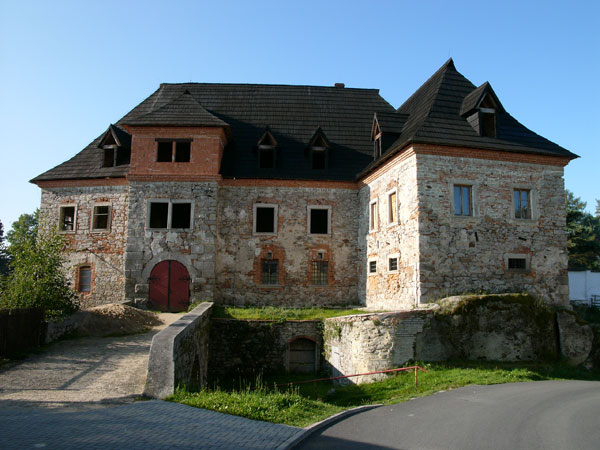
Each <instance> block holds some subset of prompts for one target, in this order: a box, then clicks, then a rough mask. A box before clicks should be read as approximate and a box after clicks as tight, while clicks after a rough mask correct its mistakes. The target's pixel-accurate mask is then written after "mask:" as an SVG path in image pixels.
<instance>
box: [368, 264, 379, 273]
mask: <svg viewBox="0 0 600 450" xmlns="http://www.w3.org/2000/svg"><path fill="white" fill-rule="evenodd" d="M369 273H377V261H369Z"/></svg>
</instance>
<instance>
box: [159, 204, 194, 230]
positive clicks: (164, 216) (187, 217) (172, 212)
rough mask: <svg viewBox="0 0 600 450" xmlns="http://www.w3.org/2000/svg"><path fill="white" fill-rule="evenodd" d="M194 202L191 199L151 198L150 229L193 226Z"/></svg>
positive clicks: (183, 228) (184, 228)
mask: <svg viewBox="0 0 600 450" xmlns="http://www.w3.org/2000/svg"><path fill="white" fill-rule="evenodd" d="M193 209H194V208H193V203H192V202H191V201H190V200H149V201H148V220H147V227H148V228H149V229H157V230H160V229H169V230H170V229H182V230H188V229H191V228H192V218H193Z"/></svg>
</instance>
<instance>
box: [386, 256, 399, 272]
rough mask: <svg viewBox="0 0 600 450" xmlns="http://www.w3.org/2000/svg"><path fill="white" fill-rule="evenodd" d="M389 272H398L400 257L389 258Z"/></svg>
mask: <svg viewBox="0 0 600 450" xmlns="http://www.w3.org/2000/svg"><path fill="white" fill-rule="evenodd" d="M388 272H398V255H389V256H388Z"/></svg>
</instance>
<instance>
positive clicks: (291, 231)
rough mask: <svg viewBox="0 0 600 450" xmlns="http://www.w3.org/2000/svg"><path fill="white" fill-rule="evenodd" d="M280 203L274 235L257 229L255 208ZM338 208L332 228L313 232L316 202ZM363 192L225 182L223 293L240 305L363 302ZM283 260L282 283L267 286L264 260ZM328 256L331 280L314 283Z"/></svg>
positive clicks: (219, 261)
mask: <svg viewBox="0 0 600 450" xmlns="http://www.w3.org/2000/svg"><path fill="white" fill-rule="evenodd" d="M256 204H269V205H276V206H277V229H276V232H275V233H273V234H258V233H254V232H253V207H254V205H256ZM309 206H321V207H328V208H330V213H331V214H330V223H331V225H330V231H331V232H330V233H329V234H322V235H316V234H310V233H309V232H308V215H309V213H308V208H309ZM357 211H358V194H357V191H356V190H355V189H332V188H309V187H260V186H254V187H253V186H244V187H232V186H224V187H221V188H220V191H219V207H218V214H217V218H218V227H217V228H218V243H217V247H218V249H219V250H218V252H217V292H218V294H217V297H216V299H215V301H217V302H221V303H225V304H235V305H280V306H289V307H291V306H296V307H299V306H313V305H318V306H323V305H336V304H356V302H357V284H358V279H357V269H356V260H357V248H356V240H355V236H356V235H357V229H358V217H357V216H358V214H357ZM267 252H271V253H272V255H273V258H274V259H277V260H278V264H279V272H280V273H279V279H278V283H277V284H276V285H263V284H262V283H261V278H260V261H261V259H263V258H265V257H266V255H267ZM318 252H321V253H322V254H323V259H324V260H326V261H328V266H329V273H328V284H327V285H323V286H316V285H313V284H312V282H311V264H312V261H313V260H315V259H316V258H317V253H318Z"/></svg>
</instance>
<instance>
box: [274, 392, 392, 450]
mask: <svg viewBox="0 0 600 450" xmlns="http://www.w3.org/2000/svg"><path fill="white" fill-rule="evenodd" d="M380 406H383V403H378V404H376V405H365V406H357V407H356V408H352V409H347V410H345V411H341V412H339V413H337V414H334V415H333V416H329V417H327V418H326V419H323V420H321V421H320V422H317V423H313V424H312V425H309V426H308V427H306V428H303V429H301V430H300V431H298V433H296V434H294V435H293V436H292V437H290V438H288V439H287V440H285V441H284V442H283V443H282V444H281V445H279V446H278V447H277V450H290V449H293V448H295V447H296V446H297V445H298V444H300V443H301V442H302V441H304V440H305V439H307V438H308V437H310V436H311V435H313V434H314V433H317V432H318V431H321V430H322V429H323V428H327V427H329V426H331V425H333V424H334V423H335V422H338V421H340V420H342V419H345V418H347V417H349V416H353V415H354V414H358V413H361V412H365V411H368V410H370V409H375V408H379V407H380Z"/></svg>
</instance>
